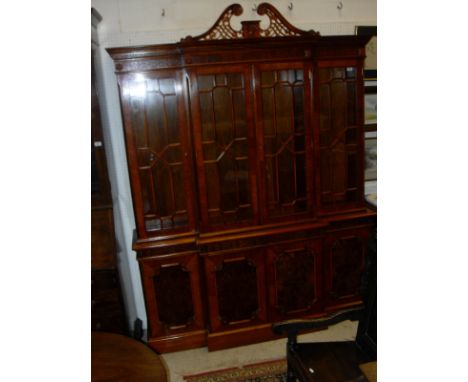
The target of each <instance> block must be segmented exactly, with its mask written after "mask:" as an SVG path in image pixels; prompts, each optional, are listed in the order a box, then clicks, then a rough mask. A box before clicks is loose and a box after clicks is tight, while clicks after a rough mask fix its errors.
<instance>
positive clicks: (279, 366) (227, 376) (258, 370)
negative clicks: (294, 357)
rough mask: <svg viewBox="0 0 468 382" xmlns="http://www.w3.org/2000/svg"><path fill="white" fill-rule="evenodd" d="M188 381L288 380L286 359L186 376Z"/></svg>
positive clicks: (264, 381) (253, 381)
mask: <svg viewBox="0 0 468 382" xmlns="http://www.w3.org/2000/svg"><path fill="white" fill-rule="evenodd" d="M184 380H185V381H187V382H286V360H285V359H281V360H275V361H267V362H261V363H255V364H252V365H244V366H242V367H236V368H231V369H224V370H216V371H210V372H206V373H202V374H196V375H188V376H185V377H184Z"/></svg>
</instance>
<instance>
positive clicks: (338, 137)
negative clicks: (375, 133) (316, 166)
mask: <svg viewBox="0 0 468 382" xmlns="http://www.w3.org/2000/svg"><path fill="white" fill-rule="evenodd" d="M358 77H359V75H358V70H357V68H356V67H327V68H320V69H318V82H319V85H318V86H319V104H320V106H319V107H320V133H319V141H320V193H319V198H320V205H321V207H322V210H337V209H343V208H346V207H356V206H358V205H360V204H362V198H363V182H364V178H363V159H362V158H363V144H362V142H363V129H362V110H361V109H362V101H361V102H358V99H359V97H358V94H359V89H358V83H361V80H362V78H361V79H358Z"/></svg>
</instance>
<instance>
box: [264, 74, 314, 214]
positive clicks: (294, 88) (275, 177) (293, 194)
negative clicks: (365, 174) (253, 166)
mask: <svg viewBox="0 0 468 382" xmlns="http://www.w3.org/2000/svg"><path fill="white" fill-rule="evenodd" d="M260 87H261V93H260V94H261V96H262V100H261V102H262V121H263V130H264V151H265V164H266V166H265V167H266V171H265V176H266V179H265V181H266V186H267V198H268V213H269V216H270V217H279V216H287V215H291V214H295V213H300V212H305V211H307V199H306V194H307V174H306V161H305V152H306V151H305V150H306V148H305V125H304V102H305V101H304V72H303V70H301V69H298V70H294V69H289V70H288V69H286V70H272V71H264V72H262V73H261V75H260Z"/></svg>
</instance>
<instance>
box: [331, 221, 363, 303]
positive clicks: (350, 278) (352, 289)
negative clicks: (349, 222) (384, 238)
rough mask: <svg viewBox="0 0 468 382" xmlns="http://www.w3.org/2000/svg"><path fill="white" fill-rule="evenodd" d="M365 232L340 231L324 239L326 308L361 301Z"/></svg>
mask: <svg viewBox="0 0 468 382" xmlns="http://www.w3.org/2000/svg"><path fill="white" fill-rule="evenodd" d="M368 237H369V228H361V229H351V230H343V231H338V232H334V233H331V234H330V235H329V237H328V240H327V242H328V245H327V247H328V249H327V256H326V275H327V280H326V287H327V305H328V306H330V305H340V304H346V303H349V302H352V301H357V300H359V299H361V298H362V296H361V294H362V288H363V285H362V282H363V274H364V270H365V260H366V255H367V242H368Z"/></svg>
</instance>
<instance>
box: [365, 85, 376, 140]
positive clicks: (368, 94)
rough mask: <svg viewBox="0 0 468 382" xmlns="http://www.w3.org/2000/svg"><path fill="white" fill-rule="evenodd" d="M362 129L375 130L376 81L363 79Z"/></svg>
mask: <svg viewBox="0 0 468 382" xmlns="http://www.w3.org/2000/svg"><path fill="white" fill-rule="evenodd" d="M364 130H365V131H377V81H364Z"/></svg>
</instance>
